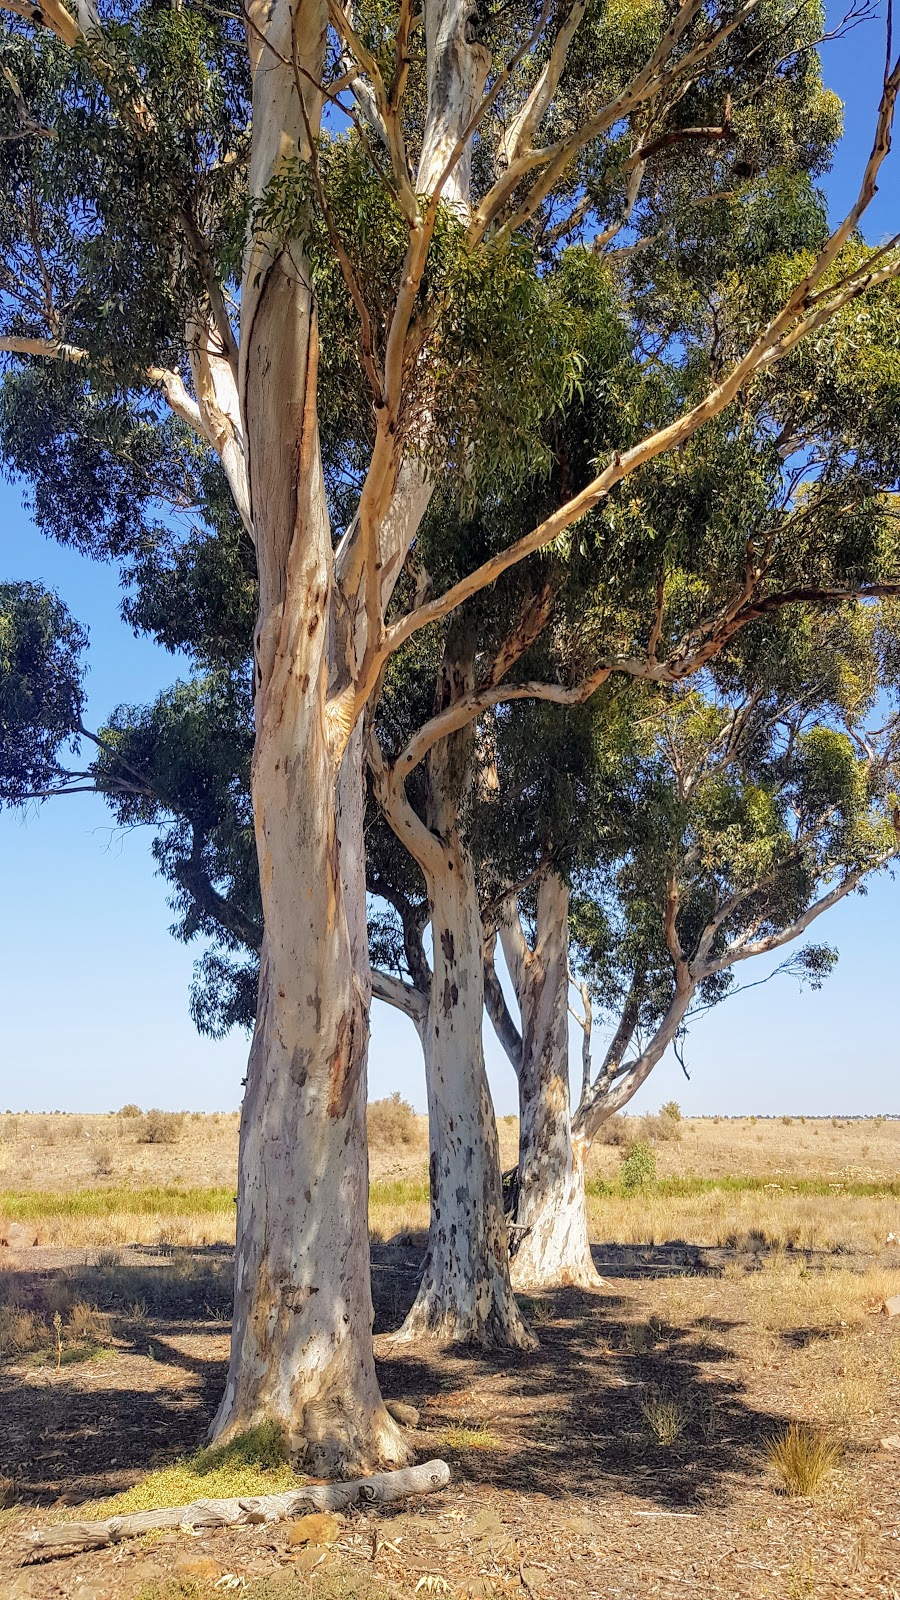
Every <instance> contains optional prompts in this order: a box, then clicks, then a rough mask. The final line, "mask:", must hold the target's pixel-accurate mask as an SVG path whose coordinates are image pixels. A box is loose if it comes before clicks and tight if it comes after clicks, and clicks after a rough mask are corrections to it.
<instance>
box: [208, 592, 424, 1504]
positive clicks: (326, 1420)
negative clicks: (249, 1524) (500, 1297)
mask: <svg viewBox="0 0 900 1600" xmlns="http://www.w3.org/2000/svg"><path fill="white" fill-rule="evenodd" d="M297 612H298V618H297V621H298V628H297V633H298V634H302V636H303V637H302V638H300V637H296V638H295V639H294V640H293V643H292V647H291V649H290V650H289V651H288V652H287V655H288V657H292V658H293V660H294V661H295V662H298V663H302V662H303V661H304V660H305V661H306V664H307V666H308V668H309V669H310V670H309V671H307V670H304V671H302V672H297V671H291V672H288V673H285V674H284V675H282V674H281V673H279V672H276V673H275V675H274V681H272V680H270V683H269V685H268V687H267V688H266V689H261V691H260V696H259V707H260V709H259V712H258V730H257V748H256V753H255V757H254V770H253V790H254V805H255V814H256V831H257V847H258V851H259V860H260V881H261V886H262V896H263V906H264V913H265V928H266V934H265V940H264V944H263V954H262V968H261V975H260V999H259V1012H258V1017H257V1024H256V1032H255V1035H254V1040H253V1047H252V1050H251V1054H250V1065H249V1071H248V1082H247V1092H246V1096H245V1100H244V1107H243V1113H242V1117H241V1140H240V1171H239V1182H238V1243H237V1252H236V1262H235V1313H234V1325H233V1332H232V1348H231V1363H230V1367H229V1374H228V1381H227V1385H226V1391H225V1397H224V1400H223V1402H222V1405H221V1407H220V1410H219V1414H218V1417H217V1419H216V1422H215V1425H214V1430H213V1432H214V1436H215V1437H217V1438H219V1437H221V1436H223V1435H227V1434H229V1433H231V1432H234V1431H239V1430H242V1429H244V1428H247V1427H250V1426H252V1425H253V1424H255V1423H257V1422H260V1421H262V1420H264V1419H272V1418H274V1419H275V1420H277V1421H279V1422H281V1423H282V1424H283V1425H284V1427H285V1429H286V1432H287V1437H288V1442H289V1445H290V1448H291V1449H292V1451H293V1452H294V1453H295V1454H296V1455H297V1456H298V1457H299V1458H300V1459H301V1460H302V1461H303V1462H304V1464H305V1465H306V1466H307V1467H308V1468H309V1469H310V1470H311V1471H313V1472H314V1473H316V1474H317V1475H340V1474H344V1473H347V1472H349V1471H356V1470H364V1471H365V1470H371V1469H372V1468H374V1467H375V1466H377V1465H380V1464H383V1463H386V1462H387V1463H396V1462H401V1461H403V1460H404V1459H405V1457H406V1448H405V1446H404V1444H403V1441H402V1437H401V1434H400V1432H399V1429H398V1428H397V1426H396V1424H395V1423H394V1422H393V1421H392V1420H391V1418H390V1417H389V1416H388V1415H387V1412H386V1411H385V1409H384V1406H383V1404H382V1401H381V1396H380V1393H379V1389H378V1382H377V1379H376V1376H375V1364H374V1357H373V1350H372V1320H373V1316H372V1300H371V1290H370V1283H369V1240H368V1226H367V1212H368V1172H367V1155H366V1133H365V1104H366V1070H365V1069H366V1049H367V1043H368V1031H369V1025H368V1011H369V992H368V984H367V981H366V978H367V969H365V970H364V972H363V974H362V976H361V974H360V970H359V966H358V962H357V961H355V960H354V944H355V943H356V939H355V938H354V932H355V922H356V915H355V909H354V893H355V891H351V892H350V893H349V894H348V892H347V890H348V888H350V886H351V885H353V884H354V883H355V881H356V879H357V878H358V875H359V872H360V870H361V862H362V839H361V828H360V826H359V820H360V819H359V814H358V809H357V807H356V805H355V804H354V803H353V794H354V791H355V788H356V787H357V773H356V762H358V757H359V743H358V741H357V740H356V739H352V740H351V742H350V745H349V747H348V750H347V755H346V757H345V773H344V775H343V781H342V783H341V789H342V791H346V792H347V793H349V797H350V798H349V801H345V804H344V805H342V806H341V807H340V808H338V806H337V805H336V800H335V774H334V770H333V762H332V756H331V751H330V748H329V745H328V740H327V737H326V733H325V726H324V719H323V717H322V714H321V701H320V697H319V695H318V694H316V693H315V691H314V686H315V684H316V680H317V677H318V676H320V673H319V672H318V671H317V664H316V662H315V660H314V659H313V657H314V655H315V651H310V650H309V649H308V644H309V635H308V632H307V628H308V614H307V615H306V616H304V614H303V612H302V610H301V608H300V607H299V606H298V607H297ZM325 631H326V630H325V628H324V626H323V627H322V628H321V629H320V630H316V631H315V632H314V634H313V638H315V637H316V632H321V633H322V634H324V633H325ZM304 641H306V643H304ZM323 648H324V644H323V643H320V644H319V645H318V653H319V655H320V657H321V655H322V652H323ZM321 666H322V661H321V660H320V661H319V663H318V667H319V668H321ZM310 686H313V687H312V689H311V687H310ZM343 798H344V795H343V794H342V799H343ZM348 907H349V914H348Z"/></svg>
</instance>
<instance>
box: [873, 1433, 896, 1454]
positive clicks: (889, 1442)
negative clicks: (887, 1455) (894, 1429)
mask: <svg viewBox="0 0 900 1600" xmlns="http://www.w3.org/2000/svg"><path fill="white" fill-rule="evenodd" d="M878 1443H879V1444H880V1445H881V1448H882V1450H900V1433H889V1434H888V1436H887V1438H886V1439H879V1441H878Z"/></svg>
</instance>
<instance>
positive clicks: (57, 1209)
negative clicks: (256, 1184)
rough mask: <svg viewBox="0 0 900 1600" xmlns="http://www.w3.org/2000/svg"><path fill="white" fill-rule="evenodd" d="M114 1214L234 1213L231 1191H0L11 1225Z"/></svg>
mask: <svg viewBox="0 0 900 1600" xmlns="http://www.w3.org/2000/svg"><path fill="white" fill-rule="evenodd" d="M118 1211H128V1212H130V1213H131V1215H132V1216H138V1217H142V1216H154V1215H156V1213H157V1212H162V1213H163V1214H164V1215H166V1216H168V1217H195V1216H197V1215H199V1214H202V1213H205V1214H207V1215H209V1214H214V1215H216V1216H222V1215H224V1214H226V1213H228V1212H231V1213H232V1214H233V1213H234V1190H233V1189H180V1188H175V1187H165V1188H146V1189H129V1188H128V1187H127V1186H125V1185H118V1184H117V1185H115V1186H114V1187H110V1188H104V1189H59V1190H54V1189H31V1190H15V1189H4V1190H2V1191H0V1215H2V1216H4V1217H7V1218H8V1219H9V1220H10V1221H11V1222H33V1221H37V1220H38V1219H39V1218H41V1217H109V1216H113V1215H115V1213H116V1212H118Z"/></svg>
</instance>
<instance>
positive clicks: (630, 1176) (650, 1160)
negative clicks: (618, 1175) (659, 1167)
mask: <svg viewBox="0 0 900 1600" xmlns="http://www.w3.org/2000/svg"><path fill="white" fill-rule="evenodd" d="M655 1182H656V1156H655V1154H654V1152H653V1150H652V1149H651V1147H650V1145H649V1144H647V1143H645V1141H644V1140H643V1139H641V1140H639V1141H638V1143H637V1144H634V1145H632V1147H631V1149H630V1150H629V1151H628V1153H627V1155H625V1156H623V1158H622V1188H623V1189H624V1190H625V1193H626V1194H636V1193H637V1191H638V1190H639V1189H646V1188H648V1187H649V1185H650V1184H652V1183H655Z"/></svg>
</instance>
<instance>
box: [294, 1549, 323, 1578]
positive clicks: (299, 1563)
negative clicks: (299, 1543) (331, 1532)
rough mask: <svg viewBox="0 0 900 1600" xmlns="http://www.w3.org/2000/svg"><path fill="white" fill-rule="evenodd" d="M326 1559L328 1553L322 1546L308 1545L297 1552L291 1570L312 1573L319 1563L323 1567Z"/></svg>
mask: <svg viewBox="0 0 900 1600" xmlns="http://www.w3.org/2000/svg"><path fill="white" fill-rule="evenodd" d="M328 1559H329V1555H328V1551H327V1549H325V1548H323V1546H322V1545H320V1544H308V1545H306V1546H304V1548H303V1549H302V1550H298V1551H297V1554H296V1556H295V1557H294V1560H293V1568H294V1571H295V1572H312V1570H313V1568H314V1567H317V1566H318V1565H319V1562H320V1561H321V1562H322V1563H323V1565H324V1563H325V1562H326V1561H327V1560H328Z"/></svg>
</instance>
